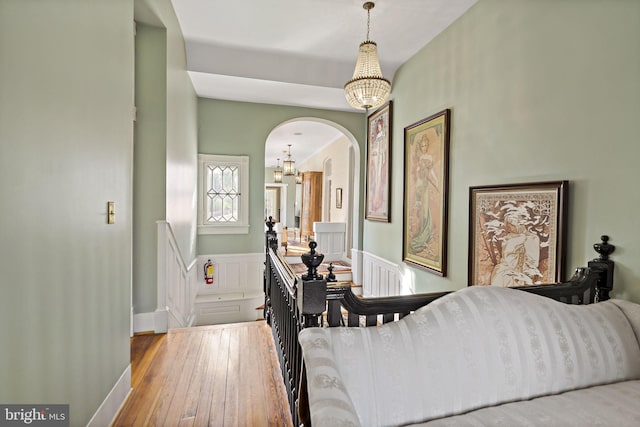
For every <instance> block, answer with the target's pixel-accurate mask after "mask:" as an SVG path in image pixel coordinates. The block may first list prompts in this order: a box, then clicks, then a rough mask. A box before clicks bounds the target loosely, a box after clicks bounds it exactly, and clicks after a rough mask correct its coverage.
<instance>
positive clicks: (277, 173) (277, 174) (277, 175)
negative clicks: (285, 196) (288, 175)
mask: <svg viewBox="0 0 640 427" xmlns="http://www.w3.org/2000/svg"><path fill="white" fill-rule="evenodd" d="M273 182H275V183H281V182H282V169H280V158H279V157H278V166H276V168H275V169H274V170H273Z"/></svg>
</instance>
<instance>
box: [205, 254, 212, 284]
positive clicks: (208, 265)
mask: <svg viewBox="0 0 640 427" xmlns="http://www.w3.org/2000/svg"><path fill="white" fill-rule="evenodd" d="M204 281H205V282H206V284H207V285H211V284H213V263H212V262H211V260H207V262H206V264H205V265H204Z"/></svg>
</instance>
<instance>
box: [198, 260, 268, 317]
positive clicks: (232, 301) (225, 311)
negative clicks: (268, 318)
mask: <svg viewBox="0 0 640 427" xmlns="http://www.w3.org/2000/svg"><path fill="white" fill-rule="evenodd" d="M208 260H211V262H212V263H213V267H214V272H213V283H212V284H210V285H208V284H206V283H205V280H204V265H205V263H206V262H207V261H208ZM264 261H265V254H264V253H246V254H221V255H216V254H212V255H200V256H198V262H197V264H198V267H196V270H197V275H196V281H197V286H196V288H197V296H196V300H195V313H196V314H195V324H196V325H213V324H219V323H235V322H248V321H255V320H256V319H257V318H259V317H262V315H261V311H259V310H256V309H257V308H258V307H260V306H261V305H262V304H264V291H263V286H264Z"/></svg>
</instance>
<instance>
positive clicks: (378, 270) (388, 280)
mask: <svg viewBox="0 0 640 427" xmlns="http://www.w3.org/2000/svg"><path fill="white" fill-rule="evenodd" d="M362 264H363V265H362V283H361V284H362V294H363V295H364V296H365V297H386V296H391V295H403V294H406V293H407V292H406V291H404V292H403V287H402V272H401V270H400V269H399V268H398V265H397V264H394V263H392V262H389V261H387V260H385V259H384V258H380V257H379V256H376V255H373V254H370V253H368V252H362Z"/></svg>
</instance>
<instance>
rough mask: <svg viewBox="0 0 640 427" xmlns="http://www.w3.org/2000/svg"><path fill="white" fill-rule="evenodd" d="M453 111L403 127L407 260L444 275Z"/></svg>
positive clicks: (404, 227) (404, 222) (404, 253)
mask: <svg viewBox="0 0 640 427" xmlns="http://www.w3.org/2000/svg"><path fill="white" fill-rule="evenodd" d="M450 122H451V111H450V110H449V109H446V110H442V111H440V112H438V113H436V114H434V115H432V116H429V117H427V118H426V119H423V120H420V121H419V122H416V123H414V124H412V125H410V126H407V127H405V128H404V220H403V224H402V228H403V230H402V250H403V256H402V259H403V261H404V262H406V263H408V264H411V265H415V266H417V267H420V268H424V269H425V270H427V271H429V272H431V273H434V274H437V275H439V276H442V277H445V276H446V274H447V238H448V236H447V217H448V214H447V206H448V192H449V191H448V190H449V189H448V187H449V134H450V127H451V124H450Z"/></svg>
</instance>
